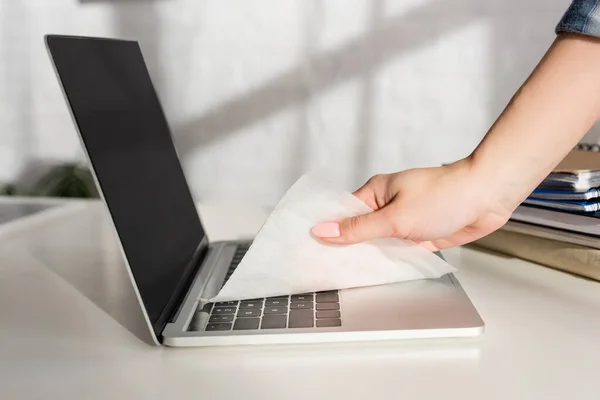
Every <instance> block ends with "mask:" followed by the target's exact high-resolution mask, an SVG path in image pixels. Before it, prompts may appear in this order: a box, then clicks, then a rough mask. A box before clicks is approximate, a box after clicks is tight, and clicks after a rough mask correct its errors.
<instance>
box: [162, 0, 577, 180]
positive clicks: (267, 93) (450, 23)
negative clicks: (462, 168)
mask: <svg viewBox="0 0 600 400" xmlns="http://www.w3.org/2000/svg"><path fill="white" fill-rule="evenodd" d="M309 3H310V2H309ZM311 4H312V3H311ZM369 4H370V7H371V9H370V11H369V13H370V15H367V16H365V18H366V19H367V20H368V30H367V32H366V33H365V34H364V35H363V36H360V37H358V38H356V39H354V40H352V41H350V42H348V43H347V44H345V45H344V46H342V47H339V48H336V49H333V50H328V51H323V52H318V53H315V52H313V51H308V52H305V54H306V61H305V62H304V63H303V64H302V65H299V66H297V67H295V68H292V69H290V70H288V71H286V72H284V73H282V74H280V75H278V76H276V77H274V78H272V79H270V80H269V81H268V82H266V83H264V84H262V85H261V86H259V87H256V88H253V89H251V90H249V91H248V92H246V93H245V94H243V95H241V96H239V97H237V98H234V99H231V100H229V101H227V102H224V103H222V104H221V105H219V106H218V107H216V108H214V109H212V110H209V111H208V112H206V113H205V114H203V115H200V116H198V117H197V118H194V119H191V120H188V121H186V122H185V123H182V124H179V125H178V126H176V127H174V134H175V139H176V142H177V145H178V148H179V149H181V155H182V157H183V158H185V157H186V156H187V155H188V154H190V153H191V152H192V151H193V150H194V149H196V148H199V147H203V146H205V145H207V144H209V143H211V142H213V141H218V140H222V139H223V138H225V137H226V136H227V135H231V134H233V133H234V132H236V131H239V130H240V129H241V128H243V127H244V126H248V125H251V124H254V123H256V122H257V121H260V120H263V119H266V118H268V117H270V116H272V115H275V114H276V113H277V112H279V111H281V110H283V109H286V108H289V107H292V106H296V107H299V108H300V110H303V109H304V107H305V106H306V104H307V103H308V102H309V101H310V100H311V99H312V98H314V97H316V96H317V95H319V94H320V93H322V92H324V91H326V90H328V89H330V88H332V87H335V86H336V85H341V84H343V83H344V82H346V81H349V80H353V79H357V80H359V81H360V82H361V85H360V87H361V88H360V93H361V94H360V96H361V98H360V100H359V104H360V110H361V111H360V113H359V115H358V116H357V118H358V119H359V121H358V124H357V126H358V129H359V130H360V132H359V134H360V135H361V141H360V146H358V149H357V154H356V166H355V168H356V170H359V169H360V168H361V166H362V165H365V163H367V162H368V160H367V157H368V153H369V133H370V131H371V127H372V123H373V121H372V99H373V97H374V93H373V90H374V86H373V84H372V76H373V73H374V72H375V71H376V70H377V69H378V68H381V67H382V66H384V65H385V64H386V63H388V62H390V61H391V60H393V59H394V58H396V57H398V55H401V54H403V53H407V52H410V51H411V50H414V49H416V48H419V47H424V46H427V45H428V44H430V43H432V42H434V41H436V40H439V39H440V38H443V37H444V36H446V35H450V34H452V33H453V32H455V31H457V30H460V29H461V28H463V27H464V26H466V25H467V24H469V23H472V22H473V21H479V20H487V21H488V23H489V25H490V28H491V38H490V39H491V40H490V48H489V55H490V58H491V60H490V61H489V65H490V66H491V71H490V74H491V76H490V78H489V80H490V82H491V83H490V84H491V88H490V98H489V99H488V102H487V106H488V109H489V115H490V116H492V117H493V118H495V117H496V116H497V115H498V114H499V113H500V112H501V111H502V109H503V108H504V106H505V105H506V103H507V102H508V101H509V99H510V97H511V95H512V94H513V93H514V91H515V90H516V89H517V88H518V86H519V85H520V84H521V83H522V82H523V81H524V79H525V78H526V75H527V73H528V72H529V71H531V70H532V69H533V68H534V66H535V64H536V63H537V61H538V60H539V59H540V57H541V56H542V54H543V52H544V51H545V49H544V48H533V49H532V48H531V45H530V43H529V42H528V41H527V40H523V38H524V37H529V35H535V36H537V37H538V39H539V38H540V37H542V38H543V39H544V40H545V39H547V40H548V45H549V44H550V42H551V40H552V39H553V30H554V26H555V24H556V23H557V22H558V18H559V17H560V15H558V14H557V13H556V6H548V5H547V3H546V2H545V1H544V0H533V1H529V2H527V4H526V5H523V4H522V2H519V1H517V0H507V1H505V2H502V4H498V3H497V2H494V1H492V0H487V1H481V0H438V1H431V2H426V3H424V4H422V5H420V6H416V7H415V8H413V9H411V10H409V11H408V12H406V13H403V14H401V15H398V16H389V17H388V16H385V15H383V10H382V8H383V6H382V1H381V0H374V1H370V2H369ZM567 6H568V2H567V0H565V9H566V7H567ZM511 8H512V9H513V11H508V12H507V10H511ZM524 8H528V9H531V10H536V11H537V10H539V13H537V21H536V24H532V23H531V13H524V14H523V15H524V16H520V15H521V14H520V13H519V12H518V11H517V10H523V9H524ZM434 13H437V14H440V15H443V18H439V19H436V24H435V25H423V23H422V21H427V20H429V21H431V15H432V14H434ZM540 21H542V22H540ZM543 21H545V22H546V23H547V24H546V27H545V28H542V30H539V29H540V26H544V23H543ZM307 26H310V25H309V24H305V27H307ZM536 29H538V30H537V31H536ZM305 37H306V38H309V37H310V34H306V35H305ZM536 43H539V40H538V41H537V42H536ZM307 71H309V72H308V73H307ZM515 71H526V73H524V74H523V75H522V76H518V75H516V74H515ZM301 113H302V111H301ZM298 124H299V127H298V132H299V133H298V137H297V138H294V139H293V140H294V142H297V146H296V147H295V148H297V149H298V154H296V155H295V157H294V158H292V159H291V160H290V161H292V162H293V161H295V162H296V164H297V163H301V162H302V154H303V152H302V151H303V147H304V146H305V143H304V142H303V140H302V133H303V131H304V132H305V128H306V124H307V122H306V118H302V117H299V119H298ZM484 133H485V132H481V135H482V136H483V134H484ZM290 167H292V171H297V170H300V169H301V168H302V167H303V166H302V165H292V166H290Z"/></svg>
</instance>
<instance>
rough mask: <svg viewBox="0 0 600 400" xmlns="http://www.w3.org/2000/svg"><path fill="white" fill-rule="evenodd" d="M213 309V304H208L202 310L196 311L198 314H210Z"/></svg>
mask: <svg viewBox="0 0 600 400" xmlns="http://www.w3.org/2000/svg"><path fill="white" fill-rule="evenodd" d="M212 309H213V303H206V304H205V305H204V306H202V309H201V310H199V309H196V312H205V313H208V314H210V312H211V311H212Z"/></svg>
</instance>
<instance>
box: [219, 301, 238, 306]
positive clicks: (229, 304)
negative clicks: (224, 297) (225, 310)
mask: <svg viewBox="0 0 600 400" xmlns="http://www.w3.org/2000/svg"><path fill="white" fill-rule="evenodd" d="M237 303H238V302H237V301H220V302H218V303H215V305H216V306H217V307H225V306H237Z"/></svg>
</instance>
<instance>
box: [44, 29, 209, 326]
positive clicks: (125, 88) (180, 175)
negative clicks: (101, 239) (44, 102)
mask: <svg viewBox="0 0 600 400" xmlns="http://www.w3.org/2000/svg"><path fill="white" fill-rule="evenodd" d="M47 43H48V48H49V51H50V54H51V57H52V59H53V61H54V65H55V68H56V70H57V73H58V76H59V80H60V82H61V83H62V86H63V88H64V92H65V94H66V97H67V100H68V103H69V105H70V107H71V110H72V114H73V116H74V118H75V120H76V123H77V126H78V128H79V131H80V134H81V137H82V140H83V143H84V145H85V149H86V150H87V153H88V156H89V159H90V161H91V164H92V166H93V169H94V172H95V174H96V176H97V179H98V182H99V184H100V189H101V191H102V193H103V196H104V198H105V201H106V204H107V206H108V209H109V210H110V214H111V216H112V219H113V221H114V223H115V226H116V229H117V232H118V235H119V239H120V241H121V244H122V246H123V250H124V252H125V255H126V257H127V261H128V263H129V265H130V267H131V270H132V273H133V276H134V279H135V282H136V284H137V287H138V290H139V293H140V295H141V298H142V301H143V303H144V306H145V308H146V311H147V313H148V316H149V318H150V321H151V323H152V325H153V328H154V331H155V333H156V334H157V336H158V335H159V333H160V331H161V330H162V328H163V327H164V325H165V324H166V322H167V321H166V319H165V318H167V315H166V314H169V313H170V312H171V311H172V309H171V310H169V308H172V307H173V306H174V305H173V304H172V303H173V302H174V301H175V300H173V297H174V294H175V293H177V292H178V291H181V290H184V288H186V287H187V284H189V279H190V275H191V273H192V272H193V270H195V268H196V265H193V264H194V263H193V260H194V258H195V256H196V254H197V253H198V247H199V245H200V243H201V241H202V240H203V238H204V230H203V228H202V224H201V222H200V219H199V217H198V214H197V211H196V208H195V205H194V202H193V199H192V195H191V193H190V190H189V188H188V185H187V182H186V180H185V177H184V172H183V170H182V167H181V164H180V162H179V159H178V156H177V153H176V150H175V147H174V144H173V141H172V138H171V133H170V130H169V127H168V124H167V121H166V118H165V116H164V114H163V111H162V107H161V105H160V103H159V100H158V97H157V94H156V92H155V90H154V88H153V85H152V82H151V80H150V76H149V73H148V71H147V69H146V65H145V63H144V59H143V56H142V53H141V50H140V48H139V46H138V44H137V42H132V41H120V40H110V39H95V38H73V37H62V36H48V37H47ZM186 281H187V282H186Z"/></svg>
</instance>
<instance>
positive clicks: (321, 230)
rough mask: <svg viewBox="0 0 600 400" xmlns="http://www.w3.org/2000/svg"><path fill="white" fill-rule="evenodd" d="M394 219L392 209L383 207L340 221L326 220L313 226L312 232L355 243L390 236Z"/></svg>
mask: <svg viewBox="0 0 600 400" xmlns="http://www.w3.org/2000/svg"><path fill="white" fill-rule="evenodd" d="M393 232H394V221H393V218H392V216H391V214H390V210H389V209H386V208H382V209H380V210H377V211H373V212H371V213H367V214H362V215H357V216H354V217H351V218H346V219H344V220H342V221H339V222H326V223H324V224H319V225H316V226H315V227H313V229H312V233H313V235H315V236H317V237H318V238H320V239H321V240H323V241H326V242H330V243H339V244H355V243H359V242H364V241H367V240H371V239H376V238H382V237H390V236H392V234H393Z"/></svg>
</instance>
